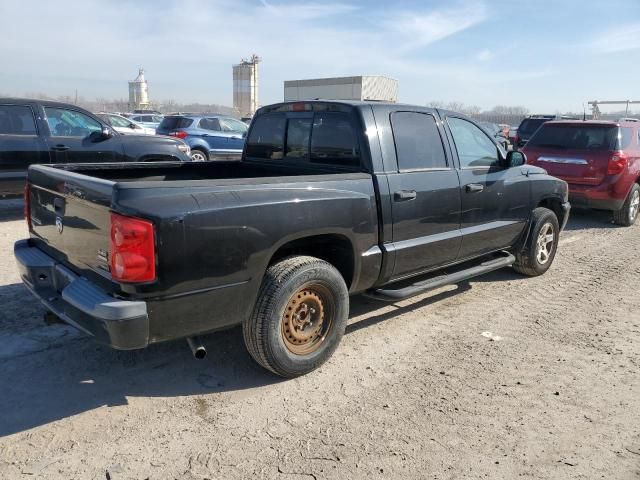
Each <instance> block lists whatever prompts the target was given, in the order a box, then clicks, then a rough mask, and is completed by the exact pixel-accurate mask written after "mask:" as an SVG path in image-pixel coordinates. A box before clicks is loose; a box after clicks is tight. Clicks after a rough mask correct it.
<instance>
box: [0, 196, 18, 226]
mask: <svg viewBox="0 0 640 480" xmlns="http://www.w3.org/2000/svg"><path fill="white" fill-rule="evenodd" d="M23 217H24V202H23V201H22V199H19V198H16V199H6V198H3V199H0V222H10V221H12V220H20V219H21V218H23Z"/></svg>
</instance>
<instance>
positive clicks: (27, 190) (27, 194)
mask: <svg viewBox="0 0 640 480" xmlns="http://www.w3.org/2000/svg"><path fill="white" fill-rule="evenodd" d="M24 219H25V220H26V222H27V228H28V229H29V231H31V230H32V228H33V224H32V223H31V187H30V186H29V183H26V184H25V186H24Z"/></svg>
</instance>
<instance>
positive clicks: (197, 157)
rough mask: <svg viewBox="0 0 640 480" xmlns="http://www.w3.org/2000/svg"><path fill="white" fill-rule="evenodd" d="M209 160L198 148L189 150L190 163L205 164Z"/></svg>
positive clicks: (205, 153) (206, 154)
mask: <svg viewBox="0 0 640 480" xmlns="http://www.w3.org/2000/svg"><path fill="white" fill-rule="evenodd" d="M208 160H209V154H208V153H207V152H205V151H204V150H201V149H199V148H193V149H191V161H193V162H206V161H208Z"/></svg>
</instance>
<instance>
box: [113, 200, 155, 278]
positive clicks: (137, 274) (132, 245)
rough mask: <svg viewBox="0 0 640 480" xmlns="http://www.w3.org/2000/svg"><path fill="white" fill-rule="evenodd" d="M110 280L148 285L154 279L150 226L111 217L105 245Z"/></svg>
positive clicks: (133, 220) (119, 217)
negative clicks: (109, 268) (145, 283)
mask: <svg viewBox="0 0 640 480" xmlns="http://www.w3.org/2000/svg"><path fill="white" fill-rule="evenodd" d="M109 258H110V261H111V276H112V277H113V279H114V280H117V281H121V282H150V281H152V280H155V278H156V256H155V238H154V233H153V224H152V223H151V222H149V221H147V220H141V219H139V218H131V217H125V216H123V215H118V214H117V213H112V214H111V239H110V242H109Z"/></svg>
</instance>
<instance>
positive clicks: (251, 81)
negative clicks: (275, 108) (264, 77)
mask: <svg viewBox="0 0 640 480" xmlns="http://www.w3.org/2000/svg"><path fill="white" fill-rule="evenodd" d="M259 62H260V57H258V56H257V55H255V54H254V55H252V56H251V58H250V59H249V60H245V59H242V60H241V61H240V63H239V64H238V65H234V66H233V108H235V109H236V110H237V111H238V113H239V114H240V116H241V117H252V116H253V114H254V113H256V110H257V109H258V63H259Z"/></svg>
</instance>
